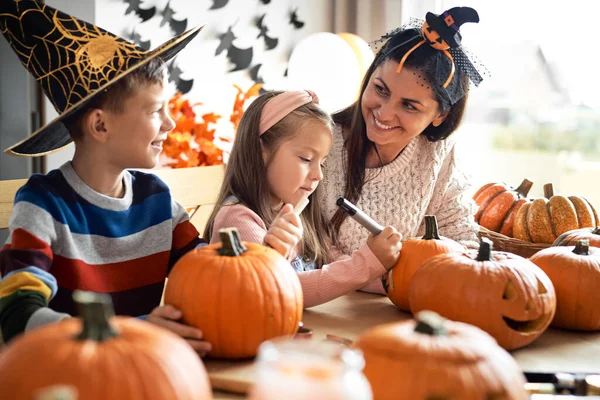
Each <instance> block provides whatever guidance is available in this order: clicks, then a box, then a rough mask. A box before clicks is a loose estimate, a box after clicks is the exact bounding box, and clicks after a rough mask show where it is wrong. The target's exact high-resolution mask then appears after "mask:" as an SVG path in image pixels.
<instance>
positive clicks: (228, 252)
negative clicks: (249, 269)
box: [217, 228, 248, 257]
mask: <svg viewBox="0 0 600 400" xmlns="http://www.w3.org/2000/svg"><path fill="white" fill-rule="evenodd" d="M219 236H220V237H221V243H222V244H223V245H222V246H221V247H219V249H218V250H217V251H218V252H219V254H220V255H222V256H229V257H236V256H241V255H242V254H244V253H245V252H246V251H248V249H247V248H246V246H244V245H243V244H242V241H241V240H240V234H239V232H238V230H237V228H223V229H219Z"/></svg>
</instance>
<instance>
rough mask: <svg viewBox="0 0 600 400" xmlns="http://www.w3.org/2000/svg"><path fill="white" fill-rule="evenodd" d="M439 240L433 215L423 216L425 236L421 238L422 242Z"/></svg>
mask: <svg viewBox="0 0 600 400" xmlns="http://www.w3.org/2000/svg"><path fill="white" fill-rule="evenodd" d="M433 239H436V240H440V239H441V238H440V235H439V233H438V224H437V218H436V217H435V215H426V216H425V235H424V236H423V240H433Z"/></svg>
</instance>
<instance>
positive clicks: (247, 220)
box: [210, 204, 386, 307]
mask: <svg viewBox="0 0 600 400" xmlns="http://www.w3.org/2000/svg"><path fill="white" fill-rule="evenodd" d="M227 227H236V228H237V229H238V231H239V233H240V238H241V240H243V241H246V242H254V243H263V239H264V237H265V235H266V234H267V227H266V226H265V223H264V221H263V220H262V219H261V218H260V217H259V216H258V215H257V214H256V213H255V212H254V211H252V210H250V209H249V208H248V207H246V206H243V205H241V204H235V205H225V206H223V207H222V208H221V210H219V212H218V213H217V215H216V217H215V221H214V223H213V228H212V237H211V239H210V242H211V243H215V242H219V241H220V240H219V229H221V228H227ZM331 250H332V253H333V255H334V257H335V259H336V261H334V262H332V263H330V264H327V265H323V266H322V267H321V268H320V269H315V270H312V271H303V272H298V277H299V278H300V283H301V284H302V292H303V294H304V307H313V306H316V305H319V304H323V303H326V302H328V301H330V300H333V299H335V298H337V297H339V296H342V295H344V294H346V293H349V292H351V291H353V290H357V289H360V288H363V290H365V291H369V292H376V293H383V287H382V285H381V282H380V280H379V278H380V277H381V276H382V275H383V274H385V273H386V270H385V268H384V267H383V265H382V264H381V262H380V261H379V259H378V258H377V257H375V255H374V254H373V252H372V251H371V249H370V248H369V246H368V245H367V244H366V243H364V244H363V245H362V246H360V248H359V249H358V250H356V251H354V252H353V253H352V256H348V255H344V254H342V253H341V252H340V251H339V250H338V249H337V248H335V247H333V248H332V249H331ZM293 253H294V254H292V255H291V256H290V257H291V259H292V260H293V259H294V258H296V256H297V254H298V252H297V250H296V251H295V252H293ZM290 268H291V266H290ZM369 283H370V284H369ZM365 285H367V286H366V287H365Z"/></svg>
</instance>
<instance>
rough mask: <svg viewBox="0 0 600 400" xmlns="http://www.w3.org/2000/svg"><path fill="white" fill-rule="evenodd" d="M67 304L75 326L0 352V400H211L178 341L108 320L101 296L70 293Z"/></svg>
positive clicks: (42, 331)
mask: <svg viewBox="0 0 600 400" xmlns="http://www.w3.org/2000/svg"><path fill="white" fill-rule="evenodd" d="M74 299H75V301H76V302H77V303H78V307H79V309H80V314H81V319H79V318H69V319H66V320H63V321H61V322H58V323H54V324H50V325H47V326H44V327H41V328H38V329H35V330H33V331H31V332H28V333H26V334H24V335H22V336H20V337H18V338H16V339H15V340H14V341H12V342H11V343H10V344H9V345H7V346H6V348H4V349H3V351H2V352H0V371H2V373H0V393H1V395H0V397H2V398H6V399H38V398H73V399H86V400H96V399H97V400H105V399H131V400H136V399H139V400H142V399H143V400H152V399H156V400H159V399H160V400H163V399H174V400H193V399H197V400H201V399H212V398H213V397H212V391H211V388H210V384H209V381H208V376H207V374H206V370H205V368H204V366H203V365H202V362H201V361H200V358H199V357H198V355H197V354H196V352H194V351H193V350H192V348H191V347H190V346H189V345H188V344H187V343H186V342H185V340H183V339H182V338H181V337H179V336H177V335H175V334H174V333H171V332H170V331H168V330H165V329H163V328H159V327H156V326H154V325H152V324H150V323H148V322H144V321H140V320H137V319H135V318H126V317H113V316H112V315H113V311H112V303H111V301H110V297H109V296H108V295H100V294H96V293H89V292H75V293H74ZM67 395H70V396H67Z"/></svg>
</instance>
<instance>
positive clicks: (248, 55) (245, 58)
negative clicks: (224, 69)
mask: <svg viewBox="0 0 600 400" xmlns="http://www.w3.org/2000/svg"><path fill="white" fill-rule="evenodd" d="M232 28H233V27H231V26H230V27H229V28H228V29H227V32H225V33H223V34H221V35H219V39H220V40H221V42H220V43H219V46H218V47H217V50H216V51H215V55H216V56H218V55H219V54H221V53H222V52H223V50H227V59H229V61H231V62H232V63H233V64H234V65H235V67H234V68H233V69H232V70H230V71H229V72H233V71H240V70H243V69H246V68H248V67H249V66H250V63H251V62H252V55H253V51H252V47H249V48H247V49H239V48H237V47H235V46H234V45H233V41H234V40H235V39H236V37H235V35H234V34H233V30H232Z"/></svg>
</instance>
